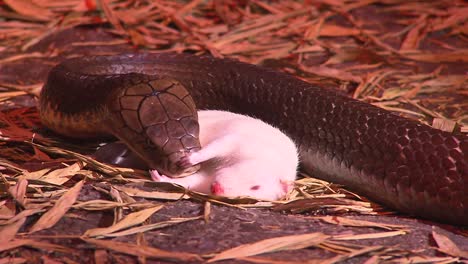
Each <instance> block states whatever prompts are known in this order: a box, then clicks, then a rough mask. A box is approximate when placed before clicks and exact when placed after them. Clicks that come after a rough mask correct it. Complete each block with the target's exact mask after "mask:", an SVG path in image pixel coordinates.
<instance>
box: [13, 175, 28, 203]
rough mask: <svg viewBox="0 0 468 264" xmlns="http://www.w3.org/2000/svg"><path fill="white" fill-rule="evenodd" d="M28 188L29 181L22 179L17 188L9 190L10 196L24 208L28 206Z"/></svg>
mask: <svg viewBox="0 0 468 264" xmlns="http://www.w3.org/2000/svg"><path fill="white" fill-rule="evenodd" d="M27 187H28V180H27V179H26V178H24V177H20V178H19V179H18V181H17V182H16V185H15V186H12V187H10V188H9V193H10V195H11V196H12V197H13V198H14V199H15V200H16V202H18V203H19V204H21V205H22V206H26V188H27Z"/></svg>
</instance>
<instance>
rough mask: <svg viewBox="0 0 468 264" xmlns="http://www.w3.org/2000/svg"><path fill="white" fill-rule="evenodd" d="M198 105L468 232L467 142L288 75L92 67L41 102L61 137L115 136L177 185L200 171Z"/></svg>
mask: <svg viewBox="0 0 468 264" xmlns="http://www.w3.org/2000/svg"><path fill="white" fill-rule="evenodd" d="M190 95H191V96H190ZM172 105H174V106H172ZM195 105H196V107H198V108H199V109H220V110H228V111H232V112H236V113H240V114H247V115H251V116H254V117H257V118H259V119H262V120H263V121H265V122H267V123H270V124H273V125H275V126H276V127H278V128H280V129H281V130H283V131H284V132H285V133H286V134H288V135H289V136H290V137H291V138H292V139H293V140H294V141H295V142H296V144H297V145H298V148H299V154H300V160H301V168H302V170H303V171H305V172H306V173H309V174H311V175H314V176H316V177H319V178H322V179H325V180H328V181H331V182H335V183H339V184H343V185H345V186H347V187H348V188H349V189H351V190H353V191H355V192H357V193H359V194H362V195H365V196H367V197H369V198H370V199H372V200H374V201H377V202H380V203H382V204H384V205H386V206H388V207H390V208H394V209H396V210H398V211H400V212H404V213H408V214H411V215H415V216H418V217H420V218H426V219H432V220H436V221H440V222H445V223H451V224H456V225H462V226H464V225H467V224H468V191H467V190H468V189H467V182H468V137H466V136H464V135H461V134H452V133H448V132H443V131H440V130H437V129H434V128H431V127H429V126H426V125H424V124H421V123H419V122H417V121H413V120H409V119H406V118H403V117H400V116H397V115H395V114H392V113H390V112H388V111H386V110H383V109H380V108H377V107H375V106H372V105H370V104H367V103H364V102H360V101H357V100H354V99H352V98H349V97H346V96H344V95H342V94H340V93H338V92H335V91H331V90H326V89H321V88H319V87H316V86H313V85H311V84H309V83H307V82H304V81H302V80H299V79H297V78H295V77H293V76H290V75H287V74H284V73H280V72H277V71H273V70H270V69H266V68H263V67H259V66H255V65H251V64H246V63H242V62H238V61H235V60H231V59H216V58H212V57H208V56H205V57H197V56H194V55H189V54H167V53H160V54H124V55H115V56H96V57H83V58H74V59H69V60H66V61H64V62H63V63H61V64H59V65H57V66H55V67H54V68H53V69H52V70H51V72H50V73H49V76H48V80H47V82H46V84H45V86H44V88H43V90H42V92H41V97H40V112H41V118H42V121H43V123H44V124H45V125H46V126H47V127H49V128H50V129H52V130H54V131H56V132H58V133H60V134H63V135H66V136H72V137H90V136H98V135H105V134H112V135H114V136H116V137H118V138H120V139H121V140H123V141H124V142H126V143H127V145H129V147H130V148H131V149H132V150H133V151H135V152H136V153H137V154H138V155H139V156H140V157H141V158H143V159H144V160H145V161H146V162H147V163H148V164H149V166H150V167H151V168H155V169H158V170H162V171H163V172H164V173H166V174H168V175H172V176H178V175H179V176H180V175H185V174H189V173H192V172H193V171H194V170H195V169H194V168H186V167H184V166H181V160H183V159H184V157H185V155H186V153H189V152H190V151H194V150H197V149H199V148H200V145H199V143H198V129H199V128H198V125H197V114H196V108H195ZM272 144H274V142H272Z"/></svg>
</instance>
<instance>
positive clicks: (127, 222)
mask: <svg viewBox="0 0 468 264" xmlns="http://www.w3.org/2000/svg"><path fill="white" fill-rule="evenodd" d="M163 207H164V206H163V205H159V206H155V207H151V208H148V209H144V210H140V211H138V212H134V213H131V214H129V215H127V216H126V217H125V218H123V219H122V220H121V221H119V222H118V223H116V224H115V225H111V226H109V227H103V228H94V229H89V230H87V231H86V232H85V233H84V236H86V237H97V236H107V235H109V234H112V233H114V232H117V231H119V230H123V229H126V228H129V227H132V226H136V225H139V224H141V223H143V222H144V221H146V219H148V218H149V217H151V216H152V215H153V214H154V213H155V212H157V211H159V210H160V209H161V208H163Z"/></svg>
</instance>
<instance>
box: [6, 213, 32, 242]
mask: <svg viewBox="0 0 468 264" xmlns="http://www.w3.org/2000/svg"><path fill="white" fill-rule="evenodd" d="M24 222H26V217H24V218H20V219H18V221H15V222H13V223H11V224H9V225H5V226H2V227H0V244H2V243H7V242H8V241H10V240H12V239H14V238H15V236H16V233H18V230H19V229H20V228H21V226H23V224H24Z"/></svg>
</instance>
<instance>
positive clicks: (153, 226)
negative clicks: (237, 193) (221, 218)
mask: <svg viewBox="0 0 468 264" xmlns="http://www.w3.org/2000/svg"><path fill="white" fill-rule="evenodd" d="M199 219H201V217H199V216H196V217H188V218H172V219H170V220H167V221H162V222H158V223H154V224H148V225H142V226H137V227H134V228H130V229H127V230H124V231H120V232H113V233H109V234H102V235H100V236H102V237H120V236H128V235H133V234H141V233H144V232H148V231H151V230H155V229H160V228H164V227H168V226H173V225H177V224H180V223H185V222H190V221H193V220H199Z"/></svg>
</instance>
